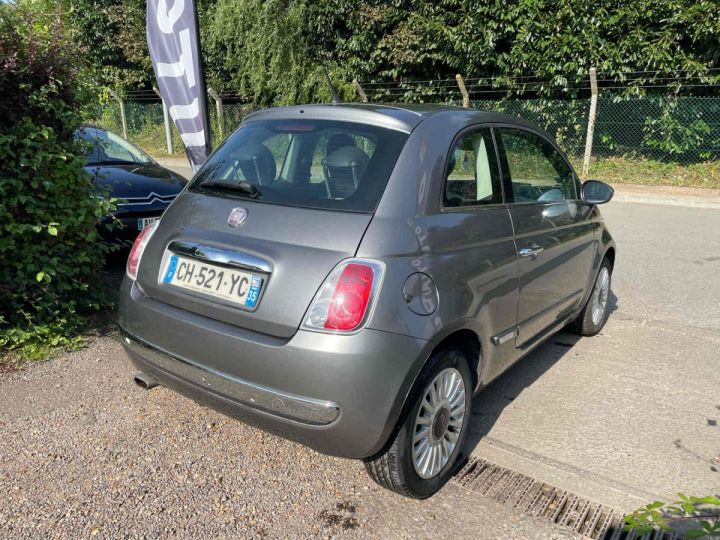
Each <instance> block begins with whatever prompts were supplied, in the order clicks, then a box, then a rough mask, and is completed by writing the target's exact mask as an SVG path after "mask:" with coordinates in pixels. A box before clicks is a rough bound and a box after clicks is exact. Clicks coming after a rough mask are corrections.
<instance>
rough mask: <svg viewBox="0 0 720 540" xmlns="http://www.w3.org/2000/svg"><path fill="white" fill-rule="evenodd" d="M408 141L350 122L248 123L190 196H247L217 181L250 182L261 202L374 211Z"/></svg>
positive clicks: (209, 164) (202, 171) (195, 184)
mask: <svg viewBox="0 0 720 540" xmlns="http://www.w3.org/2000/svg"><path fill="white" fill-rule="evenodd" d="M406 140H407V135H406V134H404V133H401V132H398V131H394V130H389V129H386V128H381V127H378V126H372V125H366V124H355V123H350V122H337V121H330V120H308V121H303V122H297V121H281V120H272V121H261V120H260V121H255V122H249V123H248V124H246V125H245V126H243V127H242V128H241V129H239V130H238V131H237V132H235V134H234V135H233V136H232V137H230V138H229V139H228V140H227V141H226V142H225V143H224V144H223V145H222V146H221V147H220V148H218V150H217V151H216V152H215V154H213V156H212V157H211V158H210V159H209V160H208V162H207V163H206V164H205V165H204V166H203V167H202V168H201V169H200V171H198V174H197V175H196V177H195V180H194V181H193V183H192V185H191V188H190V189H197V190H202V191H213V190H214V193H215V194H216V195H219V196H226V197H233V196H234V197H242V196H244V195H243V190H240V189H234V190H230V189H222V187H223V186H218V182H223V183H228V184H230V185H233V184H238V183H240V182H247V183H249V184H252V185H253V186H255V187H256V188H258V190H259V192H260V196H256V199H257V200H258V201H260V202H269V203H278V204H287V205H293V206H306V207H313V208H331V209H338V210H350V211H357V212H369V211H372V210H374V208H375V206H376V205H377V202H378V201H379V198H380V195H381V194H382V191H383V190H384V189H385V185H386V184H387V181H388V178H389V177H390V174H391V173H392V170H393V168H394V166H395V162H396V161H397V158H398V156H399V154H400V150H402V147H403V145H404V144H405V141H406ZM203 183H204V184H205V186H202V185H201V184H203ZM246 191H247V190H246Z"/></svg>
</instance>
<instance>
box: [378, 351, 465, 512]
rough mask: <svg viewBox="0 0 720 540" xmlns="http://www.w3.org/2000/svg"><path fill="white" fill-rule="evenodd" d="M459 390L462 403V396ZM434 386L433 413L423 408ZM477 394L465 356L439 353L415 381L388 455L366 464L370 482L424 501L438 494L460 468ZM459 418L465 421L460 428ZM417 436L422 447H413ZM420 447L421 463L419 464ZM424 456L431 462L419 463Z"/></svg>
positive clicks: (418, 445)
mask: <svg viewBox="0 0 720 540" xmlns="http://www.w3.org/2000/svg"><path fill="white" fill-rule="evenodd" d="M438 381H439V382H438ZM436 383H437V384H438V385H437V386H436V385H435V384H436ZM460 385H461V388H462V391H463V395H462V397H459V395H458V394H459V393H458V392H457V389H458V388H460ZM431 386H432V387H433V388H434V389H435V395H436V396H437V395H438V392H440V395H441V396H442V397H440V399H435V400H434V401H435V404H436V407H435V408H434V412H432V410H433V409H432V407H429V406H428V405H432V401H431V400H428V401H425V402H424V398H425V397H426V395H428V394H429V393H430V387H431ZM454 389H455V391H453V390H454ZM472 391H473V387H472V376H471V374H470V368H469V365H468V361H467V359H466V358H465V355H464V354H463V353H462V352H461V351H460V350H459V349H456V348H454V347H453V348H446V349H441V350H439V351H437V352H436V353H434V354H433V355H432V356H431V357H430V360H429V361H428V362H427V364H426V365H425V367H424V368H423V370H422V371H421V373H420V375H419V376H418V378H417V380H416V381H415V384H414V386H413V388H412V390H411V392H410V397H409V399H408V401H407V403H406V406H405V409H404V414H403V415H402V416H401V417H400V421H399V424H398V427H397V429H396V430H395V432H394V436H393V437H392V438H391V440H390V442H389V443H388V444H387V445H386V447H385V449H384V450H383V451H381V452H380V453H379V454H377V455H375V456H373V457H372V458H368V459H366V460H364V461H365V470H366V471H367V473H368V474H369V475H370V477H371V478H372V479H373V480H374V481H375V482H377V483H378V484H380V485H381V486H382V487H384V488H387V489H389V490H391V491H394V492H395V493H399V494H400V495H404V496H406V497H412V498H416V499H425V498H427V497H430V496H431V495H433V494H434V493H435V492H437V491H438V490H439V489H440V488H441V487H442V486H443V485H445V483H446V482H447V481H448V480H449V479H450V477H451V476H452V474H453V473H454V472H455V467H456V465H457V464H458V463H460V461H459V458H460V456H461V454H462V452H463V445H464V442H465V438H466V436H467V429H468V424H469V423H470V406H471V402H472ZM448 396H449V397H450V398H449V399H448ZM451 405H452V406H451ZM460 412H462V420H461V421H460V425H459V428H458V417H459V416H460ZM428 418H429V419H430V420H429V421H428ZM418 422H420V423H418ZM426 429H427V431H425V430H426ZM416 433H417V435H418V438H419V439H420V440H419V441H418V442H414V441H413V439H414V438H415V435H416ZM441 433H442V435H440V434H441ZM455 437H456V440H454V441H452V439H454V438H455ZM416 445H417V449H418V452H417V456H418V459H416V460H414V459H413V449H414V448H415V447H416ZM429 448H432V450H429ZM436 448H442V449H441V450H435V449H436ZM438 452H439V454H440V456H439V458H438ZM446 455H447V456H448V457H447V461H445V456H446ZM422 456H424V457H425V458H426V459H425V460H422V459H420V458H421V457H422ZM433 458H434V459H433ZM416 463H418V464H417V465H416ZM423 463H424V464H425V467H424V468H423V467H422V464H423ZM435 469H437V470H435ZM423 473H424V474H423Z"/></svg>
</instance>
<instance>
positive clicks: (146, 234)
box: [125, 221, 160, 279]
mask: <svg viewBox="0 0 720 540" xmlns="http://www.w3.org/2000/svg"><path fill="white" fill-rule="evenodd" d="M158 223H160V222H159V221H155V222H154V223H151V224H150V225H148V226H147V227H145V228H144V229H143V230H142V231H140V234H138V236H137V238H136V239H135V243H134V244H133V247H132V249H131V250H130V255H129V256H128V260H127V265H126V267H125V271H126V272H127V275H128V277H129V278H130V279H137V273H138V268H139V267H140V259H141V258H142V254H143V251H145V246H147V243H148V242H149V241H150V238H151V237H152V235H153V233H154V232H155V229H156V228H157V226H158Z"/></svg>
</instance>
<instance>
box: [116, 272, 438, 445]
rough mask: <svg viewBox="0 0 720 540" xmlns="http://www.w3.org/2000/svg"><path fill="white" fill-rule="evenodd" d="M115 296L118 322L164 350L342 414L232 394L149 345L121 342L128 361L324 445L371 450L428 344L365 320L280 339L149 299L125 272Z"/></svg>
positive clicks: (250, 418) (385, 432)
mask: <svg viewBox="0 0 720 540" xmlns="http://www.w3.org/2000/svg"><path fill="white" fill-rule="evenodd" d="M120 299H121V301H120V321H119V322H120V327H121V329H122V330H123V332H124V333H126V334H127V335H128V336H132V338H136V339H138V337H139V336H142V337H141V338H139V339H141V340H142V341H143V342H145V343H148V344H151V345H152V347H153V348H154V349H155V350H156V351H158V352H160V353H162V354H165V355H169V356H174V357H178V358H182V359H191V361H193V362H195V363H200V364H202V365H203V366H205V367H207V368H210V369H213V370H215V371H217V372H220V373H225V374H227V375H228V376H232V377H238V378H241V379H244V380H249V381H253V382H258V383H261V384H263V385H264V386H266V387H269V388H273V389H276V390H278V391H282V392H286V393H289V394H295V395H302V396H307V397H309V398H314V399H320V400H327V401H331V402H333V403H337V404H338V405H339V407H340V416H339V418H338V419H337V420H336V421H335V422H333V423H332V424H330V425H327V426H317V425H310V424H306V423H301V422H298V421H295V420H292V419H287V418H280V417H278V416H276V415H273V414H271V413H269V412H267V411H263V410H258V409H256V408H254V407H252V406H249V405H248V404H243V403H238V402H235V401H233V400H231V399H229V398H228V396H227V395H226V394H223V393H222V392H217V391H215V389H214V388H208V387H207V386H206V385H205V384H204V382H203V381H202V380H187V379H184V380H182V381H178V379H179V376H178V371H174V372H168V371H167V370H162V369H160V368H159V367H158V364H157V363H153V361H152V355H148V354H142V353H141V352H139V351H138V349H137V348H136V347H130V346H128V345H129V344H128V343H127V342H124V345H125V348H126V350H127V351H128V353H129V355H130V359H131V360H132V361H133V362H134V363H135V364H136V366H137V367H138V368H139V369H141V370H143V371H147V372H148V373H149V374H151V375H152V376H154V377H156V378H157V379H158V380H159V381H160V382H161V383H162V384H168V385H171V386H180V389H181V391H183V393H185V394H188V395H190V396H191V397H194V398H196V399H200V401H205V400H206V399H214V400H215V401H216V402H217V401H218V400H219V401H220V402H222V403H223V404H224V405H225V406H224V407H223V408H224V410H228V409H230V410H233V411H234V413H235V415H236V416H239V417H240V418H242V419H243V420H245V421H247V422H250V423H253V424H255V425H260V426H262V427H264V428H265V429H268V430H270V431H273V432H275V433H279V434H281V435H283V436H284V437H287V438H292V439H295V440H297V441H299V442H302V443H303V444H306V445H308V446H311V447H313V448H316V449H317V450H319V451H322V452H325V453H328V454H335V455H342V456H346V457H356V458H361V457H367V456H369V455H373V454H374V453H376V452H378V451H379V450H380V448H381V447H382V445H383V444H384V443H385V441H386V440H387V437H389V435H390V432H391V430H392V427H393V426H394V425H395V422H396V421H397V418H398V417H399V415H400V411H401V408H402V405H403V399H404V396H405V395H406V394H407V392H408V391H409V388H410V385H411V384H412V382H413V381H414V379H415V376H416V375H417V372H418V370H419V369H420V368H421V367H422V360H421V359H422V358H423V357H424V356H425V355H427V354H428V353H429V350H428V344H427V343H426V342H425V341H423V340H419V339H416V338H411V337H408V336H401V335H399V334H393V333H390V332H382V331H376V330H369V329H366V330H364V331H363V332H362V333H359V334H354V335H350V336H338V335H333V334H323V333H317V332H309V331H304V330H301V331H298V332H296V333H295V334H294V335H293V336H292V337H291V338H288V339H282V338H275V337H271V336H267V335H265V334H261V333H258V332H253V331H251V330H248V329H242V328H238V327H236V326H234V325H229V324H226V323H222V322H219V321H216V320H213V319H210V318H208V317H203V316H201V315H196V314H192V313H189V312H187V311H185V310H182V309H179V308H176V307H174V306H171V305H168V304H165V303H163V302H159V301H156V300H153V299H152V298H149V297H146V296H144V295H143V294H142V293H141V292H140V291H139V288H138V287H137V285H133V283H132V282H131V281H130V280H129V279H127V278H125V280H124V282H123V285H122V289H121V296H120ZM380 373H381V374H382V377H378V374H380ZM381 419H382V420H381ZM386 419H388V421H385V420H386Z"/></svg>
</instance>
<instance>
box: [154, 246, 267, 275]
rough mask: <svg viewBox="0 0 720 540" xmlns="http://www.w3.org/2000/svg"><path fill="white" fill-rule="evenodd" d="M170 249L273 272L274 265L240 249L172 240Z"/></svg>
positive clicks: (202, 258)
mask: <svg viewBox="0 0 720 540" xmlns="http://www.w3.org/2000/svg"><path fill="white" fill-rule="evenodd" d="M168 249H169V250H170V251H172V252H173V253H177V254H178V255H187V256H188V257H193V258H194V259H200V260H201V261H209V262H215V263H219V264H225V265H228V266H236V267H238V268H243V269H245V270H251V271H253V272H264V273H265V274H270V273H272V266H271V265H270V263H268V262H267V261H266V260H264V259H261V258H259V257H255V256H253V255H248V254H247V253H242V252H240V251H228V250H224V249H218V248H213V247H209V246H204V245H202V244H196V243H195V242H180V241H174V242H170V244H169V245H168Z"/></svg>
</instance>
